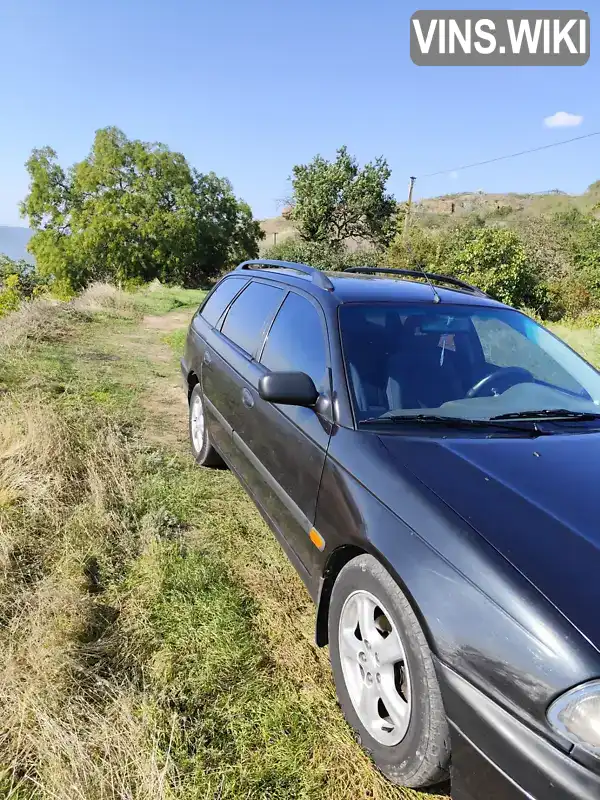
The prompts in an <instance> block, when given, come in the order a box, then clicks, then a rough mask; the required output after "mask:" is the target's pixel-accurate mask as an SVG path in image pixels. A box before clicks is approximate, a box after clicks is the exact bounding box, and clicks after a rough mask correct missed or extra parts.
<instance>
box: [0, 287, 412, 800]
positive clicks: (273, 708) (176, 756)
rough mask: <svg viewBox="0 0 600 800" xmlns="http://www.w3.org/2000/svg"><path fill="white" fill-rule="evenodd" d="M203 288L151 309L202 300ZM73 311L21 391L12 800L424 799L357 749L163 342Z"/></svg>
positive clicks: (0, 746) (3, 522)
mask: <svg viewBox="0 0 600 800" xmlns="http://www.w3.org/2000/svg"><path fill="white" fill-rule="evenodd" d="M182 292H183V290H175V291H173V290H164V292H163V291H162V290H161V291H156V292H153V293H152V294H151V295H148V296H147V297H145V298H144V303H147V302H152V303H153V304H154V305H153V310H158V308H159V307H161V305H162V304H165V305H169V306H170V307H173V304H175V305H176V306H178V307H181V306H183V305H186V304H187V305H188V307H189V306H191V305H192V303H196V302H197V300H198V296H197V294H190V295H185V294H183V293H182ZM149 297H151V301H150V300H148V298H149ZM53 309H54V312H55V313H58V314H59V315H60V314H62V313H63V311H64V310H65V309H64V307H63V306H62V305H58V306H54V307H53ZM66 314H67V319H68V320H69V324H71V325H72V326H73V329H72V330H71V332H70V333H69V334H68V335H64V336H62V338H61V339H60V340H58V341H57V340H56V339H52V340H50V341H49V340H47V339H46V338H45V335H44V336H42V337H40V338H39V339H36V337H35V335H34V334H32V332H31V331H30V332H29V333H28V334H27V335H26V336H25V338H24V339H23V338H22V339H21V341H24V342H25V344H26V350H23V351H22V352H21V351H19V350H18V348H16V349H14V351H13V353H12V355H11V358H12V359H13V360H16V361H19V360H21V361H26V362H27V369H26V370H20V369H17V370H16V371H15V372H14V374H13V376H12V380H11V381H10V382H9V383H8V385H9V386H11V387H12V388H11V389H10V391H9V392H6V393H5V394H4V395H1V396H0V709H1V713H0V797H4V798H14V799H15V800H33V798H36V800H38V799H39V800H50V798H60V799H61V800H62V799H63V798H66V800H117V799H118V800H129V799H131V800H150V799H151V798H152V800H209V799H213V798H219V800H242V798H243V800H249V799H250V798H252V800H259V799H260V798H269V800H292V799H293V798H297V800H316V799H317V798H318V799H319V800H345V799H346V798H347V799H348V800H361V799H362V798H371V799H372V800H399V799H400V798H409V797H412V798H416V797H418V796H419V795H417V794H416V793H413V792H409V791H405V790H401V789H397V788H394V787H392V786H391V785H389V784H388V783H386V782H385V781H384V779H383V778H382V776H381V775H379V774H378V773H377V772H376V771H375V770H374V769H373V767H372V765H371V764H370V762H369V760H368V759H367V757H366V756H365V755H364V753H363V752H362V751H361V750H360V748H359V747H358V746H357V744H356V743H355V742H354V740H353V738H352V735H351V733H350V731H349V729H348V727H347V726H346V724H345V723H344V721H343V719H342V717H341V714H340V712H339V709H338V707H337V703H336V699H335V693H334V690H333V685H332V681H331V674H330V669H329V665H328V658H327V653H326V652H325V651H319V650H317V649H316V648H315V646H314V644H313V641H312V636H313V626H314V609H313V607H312V604H311V602H310V599H309V598H308V596H307V594H306V592H305V591H304V589H303V588H302V585H301V583H300V581H299V579H298V577H297V576H296V575H295V573H294V571H293V569H292V567H291V566H290V564H289V562H288V561H287V559H286V558H285V556H284V554H283V553H282V551H281V549H280V548H279V546H278V545H277V543H276V541H275V539H274V538H273V537H272V535H271V534H270V532H269V531H267V529H266V527H265V526H264V523H263V522H262V520H261V518H260V516H259V515H258V513H257V511H256V509H255V508H254V507H253V506H252V504H251V503H250V501H249V500H248V499H247V498H246V497H245V495H244V493H243V491H242V490H241V489H240V487H239V485H238V484H237V482H236V481H235V479H234V478H233V476H232V475H231V474H230V473H228V472H226V471H211V470H199V469H198V468H197V467H196V465H195V464H194V463H193V461H192V460H191V459H190V458H189V456H188V455H187V454H184V453H182V452H181V442H180V440H181V439H182V438H183V435H184V433H185V425H186V421H185V408H184V405H183V403H182V406H181V410H180V411H174V410H173V408H171V407H170V406H171V405H172V399H171V398H172V395H171V394H169V392H168V389H169V388H170V387H171V385H172V384H173V383H176V382H177V381H178V374H177V363H176V359H175V358H174V357H173V356H172V354H170V353H169V350H168V349H167V347H166V345H165V344H164V343H163V342H161V338H162V336H163V335H164V334H163V332H162V331H161V330H160V329H158V328H149V327H146V326H144V324H143V322H141V321H139V320H138V319H135V318H134V319H132V318H131V317H130V316H128V315H126V316H121V315H119V316H118V317H116V316H114V315H113V314H111V315H110V319H109V320H106V312H105V311H104V310H103V311H101V312H100V313H99V314H96V313H94V312H88V311H86V312H85V313H82V312H81V311H78V310H77V309H74V308H72V306H71V305H70V304H69V306H68V309H67V310H66ZM70 315H72V316H70ZM103 320H105V321H106V325H104V326H103V325H102V321H103ZM167 327H169V326H168V325H167ZM32 330H33V331H35V330H36V328H35V327H34V328H33V329H32ZM73 333H75V334H76V335H73ZM61 335H62V334H61ZM100 350H102V351H103V352H106V353H107V354H110V353H111V352H118V353H119V354H120V358H119V359H118V360H116V361H115V360H111V358H107V359H106V360H103V359H98V358H97V357H95V358H94V359H90V358H88V357H87V355H91V354H93V355H94V356H98V354H99V351H100ZM88 351H89V352H88ZM149 360H150V361H151V362H152V363H151V364H149ZM57 363H58V365H59V366H58V367H57V366H56V364H57ZM157 365H158V369H156V367H157ZM151 366H152V367H154V368H155V372H154V375H153V377H152V380H151V382H150V383H148V382H146V383H143V382H142V387H143V388H140V390H139V393H138V395H137V401H136V399H135V398H136V395H135V393H134V394H132V391H134V392H135V390H132V388H131V387H132V384H134V385H135V384H136V383H138V382H139V381H143V378H144V377H145V378H146V381H148V373H149V371H150V367H151ZM1 369H2V364H0V370H1ZM56 369H59V370H60V371H61V372H64V373H66V374H68V381H67V382H68V391H64V392H62V393H59V394H56V393H54V392H53V391H51V389H50V388H44V387H47V384H48V383H49V380H48V378H52V376H54V375H55V374H56V373H55V370H56ZM49 370H50V372H49ZM29 371H34V372H35V373H36V374H39V376H40V381H39V382H38V384H37V385H39V386H41V387H42V388H41V389H37V390H33V391H32V389H31V383H30V382H29V380H28V378H27V372H29ZM19 381H22V382H21V383H19ZM149 391H150V392H151V393H152V403H150V404H149V403H144V402H143V400H144V397H145V395H147V394H148V393H149ZM109 401H110V402H109ZM140 407H143V408H144V409H145V420H144V424H143V425H142V424H140V423H141V421H142V420H141V419H140V416H139V415H138V414H137V412H136V409H138V410H139V408H140ZM117 418H118V420H120V422H117ZM165 419H168V421H169V425H170V426H171V427H172V428H173V436H172V437H170V438H168V439H166V438H165V437H162V436H159V435H158V434H159V433H160V432H161V431H162V426H163V425H164V421H165ZM180 434H181V435H180ZM157 439H160V440H161V442H162V444H161V446H159V447H155V446H154V443H155V441H156V440H157Z"/></svg>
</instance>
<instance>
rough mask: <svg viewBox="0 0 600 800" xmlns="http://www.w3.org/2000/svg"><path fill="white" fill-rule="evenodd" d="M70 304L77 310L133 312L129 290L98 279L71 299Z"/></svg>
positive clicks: (132, 300) (126, 313) (133, 305)
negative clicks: (126, 290)
mask: <svg viewBox="0 0 600 800" xmlns="http://www.w3.org/2000/svg"><path fill="white" fill-rule="evenodd" d="M71 305H72V306H73V308H75V309H77V310H79V311H104V312H111V311H113V312H116V313H117V314H125V315H128V314H133V312H134V310H135V302H134V298H133V296H132V295H131V294H130V293H129V292H124V291H123V290H122V289H118V288H117V287H116V286H113V285H112V284H110V283H100V282H98V281H97V282H95V283H92V284H90V285H89V286H88V287H87V288H86V289H85V290H84V291H83V292H82V293H81V294H80V295H78V296H77V297H76V298H75V299H74V300H72V301H71Z"/></svg>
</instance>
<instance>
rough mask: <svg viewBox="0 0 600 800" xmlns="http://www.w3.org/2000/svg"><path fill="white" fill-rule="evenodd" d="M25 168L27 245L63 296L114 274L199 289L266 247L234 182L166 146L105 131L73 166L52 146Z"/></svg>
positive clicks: (23, 207)
mask: <svg viewBox="0 0 600 800" xmlns="http://www.w3.org/2000/svg"><path fill="white" fill-rule="evenodd" d="M26 166H27V170H28V172H29V176H30V187H29V193H28V195H27V197H26V198H25V200H24V201H23V203H22V205H21V212H22V214H23V216H26V217H27V218H28V219H29V222H30V224H31V225H32V227H33V228H34V229H35V233H34V236H33V237H32V239H31V241H30V242H29V250H30V251H31V253H33V255H34V256H35V259H36V264H37V270H38V271H39V272H40V273H41V274H42V275H45V276H48V277H51V278H52V279H53V281H54V282H55V290H60V291H62V292H63V294H69V293H70V292H72V291H73V290H79V289H81V288H83V287H85V286H87V284H88V283H90V282H91V281H93V280H106V279H109V280H112V281H115V282H122V283H129V284H136V283H138V284H139V283H143V282H148V281H151V280H153V279H155V278H158V279H160V280H162V281H166V282H169V283H179V284H183V285H185V286H198V285H200V284H202V283H205V282H206V280H207V279H209V278H211V277H214V276H215V275H218V274H219V273H220V272H221V271H222V270H223V269H224V268H226V267H227V266H231V265H232V264H233V263H235V262H236V261H240V260H241V259H243V258H245V257H252V256H254V255H256V254H257V253H258V240H259V239H260V237H261V231H260V226H259V224H258V222H256V221H255V220H254V219H253V218H252V212H251V211H250V207H249V206H248V205H247V204H246V203H243V202H242V201H240V200H238V199H237V198H236V197H235V195H234V194H233V190H232V187H231V184H230V183H229V181H228V180H227V179H225V178H219V177H217V175H215V174H214V173H212V172H211V173H209V174H207V175H203V174H201V173H199V172H198V171H197V170H195V169H193V168H192V167H190V165H189V164H188V163H187V161H186V159H185V158H184V156H183V155H182V154H181V153H175V152H172V151H171V150H169V149H168V148H167V147H166V146H165V145H162V144H156V143H154V144H151V143H147V142H141V141H138V140H129V139H127V137H126V136H125V134H124V133H123V132H122V131H120V130H118V129H117V128H105V129H103V130H99V131H97V133H96V136H95V138H94V142H93V145H92V148H91V150H90V153H89V155H88V157H87V158H85V159H84V160H83V161H81V162H79V163H77V164H74V165H73V166H72V167H70V168H68V169H64V168H63V167H62V166H61V165H60V164H59V162H58V160H57V154H56V152H55V151H54V150H52V148H50V147H43V148H41V149H37V150H34V151H33V153H32V154H31V157H30V158H29V160H28V161H27V165H26Z"/></svg>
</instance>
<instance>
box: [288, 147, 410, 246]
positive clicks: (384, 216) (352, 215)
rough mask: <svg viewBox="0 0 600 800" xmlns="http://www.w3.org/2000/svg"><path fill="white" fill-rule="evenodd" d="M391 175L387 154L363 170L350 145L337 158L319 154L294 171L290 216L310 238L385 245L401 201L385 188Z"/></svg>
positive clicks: (318, 240) (335, 242)
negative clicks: (398, 203)
mask: <svg viewBox="0 0 600 800" xmlns="http://www.w3.org/2000/svg"><path fill="white" fill-rule="evenodd" d="M390 175H391V171H390V169H389V167H388V165H387V162H386V161H385V159H384V158H377V159H376V160H375V161H374V162H372V163H369V164H366V165H365V166H364V167H363V168H362V169H360V168H359V166H358V163H357V161H356V159H354V158H353V157H352V156H351V155H350V154H349V153H348V150H347V149H346V147H340V149H339V150H338V151H337V157H336V159H335V161H327V159H325V158H323V157H322V156H315V158H314V159H313V160H312V161H311V162H310V163H309V164H299V165H297V166H295V167H294V169H293V176H292V186H293V195H292V198H291V211H290V212H289V217H290V218H291V219H292V220H293V221H294V222H295V223H296V225H297V227H298V231H299V233H300V236H301V237H302V239H304V240H306V241H309V242H324V243H325V244H328V245H330V246H332V247H340V246H341V245H342V244H343V243H344V242H345V241H346V240H347V239H350V238H356V239H363V240H365V241H367V242H370V243H371V244H373V245H376V246H379V247H381V246H385V245H387V244H388V243H389V241H390V240H391V238H392V237H393V235H394V228H395V225H394V214H395V212H396V201H395V200H394V197H393V196H392V195H390V194H387V193H386V190H385V187H386V184H387V181H388V179H389V177H390Z"/></svg>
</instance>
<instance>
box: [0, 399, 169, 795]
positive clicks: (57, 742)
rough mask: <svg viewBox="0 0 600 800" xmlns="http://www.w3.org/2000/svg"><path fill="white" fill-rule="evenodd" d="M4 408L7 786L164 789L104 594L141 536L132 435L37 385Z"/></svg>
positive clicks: (2, 683)
mask: <svg viewBox="0 0 600 800" xmlns="http://www.w3.org/2000/svg"><path fill="white" fill-rule="evenodd" d="M0 419H1V420H2V421H1V423H0V708H2V714H1V716H0V791H4V796H6V797H11V796H15V797H17V796H18V797H30V796H31V797H34V796H35V797H36V798H43V799H44V800H45V799H46V798H73V799H75V798H90V800H92V799H93V800H96V798H98V800H104V798H117V797H118V798H140V799H141V798H143V799H144V800H146V798H147V800H150V798H153V799H154V798H161V797H166V790H165V771H164V763H163V762H164V758H162V761H161V763H159V759H158V754H159V751H158V749H157V747H156V743H155V742H154V743H153V742H152V741H151V739H149V736H148V732H147V730H146V726H145V724H144V722H143V719H141V718H140V717H139V714H138V713H136V712H135V711H134V706H135V705H137V706H138V708H139V698H136V693H135V691H134V689H133V686H132V684H131V682H130V681H128V680H127V679H126V677H124V678H123V679H122V680H121V679H119V674H118V671H117V670H116V667H115V666H114V661H115V658H116V655H117V652H118V644H117V643H116V642H115V641H114V631H112V630H111V623H112V622H113V621H114V619H115V617H116V615H118V609H115V608H111V607H110V606H109V605H107V602H106V601H107V597H108V595H109V594H110V589H111V586H113V585H114V584H115V582H116V580H117V578H118V576H119V574H120V572H121V571H122V569H123V566H124V564H126V563H127V560H128V559H131V558H132V557H134V556H135V554H136V550H137V546H138V539H137V535H136V530H135V526H133V528H132V526H131V525H129V524H128V521H127V514H126V513H125V512H126V509H127V507H128V505H129V504H130V503H131V502H132V497H133V477H132V461H133V457H134V443H132V442H131V441H129V440H127V439H126V438H125V437H124V436H123V434H122V432H121V431H119V430H118V428H116V427H115V426H114V425H113V423H111V421H110V420H108V419H106V418H101V417H100V416H99V415H98V414H95V415H94V417H93V419H90V418H89V417H88V415H87V414H86V411H85V410H84V409H83V408H72V407H71V408H68V409H64V410H63V411H62V413H61V411H60V410H59V409H58V408H57V407H53V406H52V405H51V404H49V403H48V402H47V400H46V399H45V398H42V397H40V396H37V397H33V398H31V399H29V400H28V401H26V402H25V403H23V402H15V401H13V400H10V399H8V398H4V399H3V401H2V403H1V405H0ZM112 673H114V674H112ZM111 674H112V680H111V679H110V678H111Z"/></svg>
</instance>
